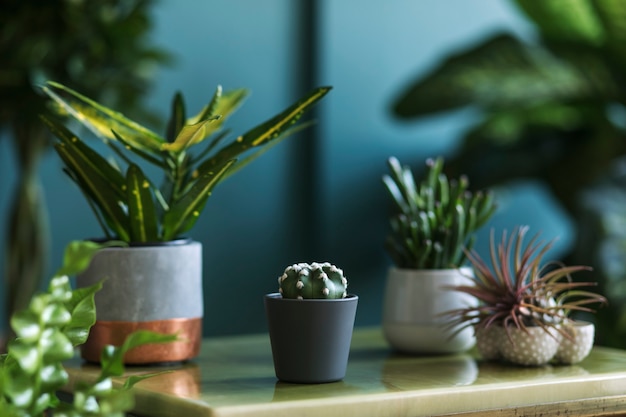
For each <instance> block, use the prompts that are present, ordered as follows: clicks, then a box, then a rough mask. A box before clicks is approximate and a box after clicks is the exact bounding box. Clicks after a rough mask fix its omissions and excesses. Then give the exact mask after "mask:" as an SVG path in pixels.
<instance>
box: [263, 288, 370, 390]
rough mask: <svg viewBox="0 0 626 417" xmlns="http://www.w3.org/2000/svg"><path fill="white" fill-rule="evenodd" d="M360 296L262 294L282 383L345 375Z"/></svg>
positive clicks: (320, 381) (322, 380) (341, 377)
mask: <svg viewBox="0 0 626 417" xmlns="http://www.w3.org/2000/svg"><path fill="white" fill-rule="evenodd" d="M358 300H359V298H358V297H357V296H356V295H348V297H346V298H343V299H336V300H320V299H316V300H309V299H307V300H293V299H283V298H282V297H281V295H280V294H278V293H273V294H267V295H266V296H265V312H266V314H267V321H268V325H269V334H270V341H271V345H272V356H273V359H274V370H275V372H276V377H277V378H278V379H280V380H281V381H284V382H295V383H308V384H312V383H324V382H333V381H339V380H341V379H343V378H344V377H345V375H346V368H347V365H348V356H349V354H350V342H351V341H352V330H353V328H354V319H355V317H356V308H357V303H358Z"/></svg>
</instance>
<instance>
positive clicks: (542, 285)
mask: <svg viewBox="0 0 626 417" xmlns="http://www.w3.org/2000/svg"><path fill="white" fill-rule="evenodd" d="M527 232H528V227H526V226H524V227H518V228H516V229H515V230H514V231H513V233H511V235H510V236H509V237H507V232H506V231H504V232H503V233H502V239H501V241H500V242H499V243H497V244H496V242H495V237H494V233H493V232H492V234H491V245H490V255H491V267H490V266H489V265H487V263H486V262H485V261H484V260H482V259H481V258H480V256H479V255H478V254H477V253H476V252H475V251H472V252H468V254H467V255H468V258H469V260H470V262H471V263H472V266H473V268H474V275H473V276H472V277H470V278H471V279H472V280H473V281H474V285H461V286H456V287H452V289H454V290H456V291H461V292H464V293H467V294H470V295H472V296H474V297H476V298H477V299H478V300H479V301H480V303H479V305H478V306H476V307H467V308H463V309H457V310H453V311H450V312H448V313H447V314H448V315H450V316H451V317H453V318H454V320H453V323H452V325H454V326H460V327H461V328H463V327H467V326H475V327H476V328H477V330H480V329H487V328H490V327H491V326H501V327H502V328H504V329H505V330H506V331H507V334H509V338H510V332H509V330H510V329H511V328H518V329H521V330H528V328H529V327H540V328H542V329H543V330H545V331H546V332H547V333H549V334H554V332H555V331H556V332H559V333H561V334H562V335H563V336H565V337H568V336H567V334H565V333H564V331H563V330H562V326H561V325H562V324H563V323H565V322H567V321H568V320H569V315H570V313H571V312H572V311H585V312H594V310H593V309H591V308H590V307H589V305H590V304H598V303H599V304H603V303H605V302H606V299H605V298H604V297H603V296H601V295H598V294H596V293H593V292H589V291H584V290H580V289H579V288H580V287H589V286H594V285H596V283H594V282H575V281H573V280H572V278H571V274H573V273H574V272H578V271H588V270H591V268H590V267H588V266H582V265H578V266H564V265H562V264H558V263H555V262H550V263H547V264H545V265H542V262H543V256H544V255H545V254H546V252H547V251H548V250H549V249H550V248H551V247H552V244H553V242H554V241H551V242H549V243H547V244H544V243H543V242H541V241H539V240H538V235H535V236H534V237H533V238H532V239H531V240H530V241H529V242H528V243H527V244H524V238H525V236H526V234H527Z"/></svg>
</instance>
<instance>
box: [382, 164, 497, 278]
mask: <svg viewBox="0 0 626 417" xmlns="http://www.w3.org/2000/svg"><path fill="white" fill-rule="evenodd" d="M388 165H389V169H390V171H391V175H384V176H383V182H384V183H385V186H386V188H387V190H388V191H389V194H390V196H391V199H392V200H393V202H394V203H395V211H394V213H393V214H392V215H391V217H390V219H389V221H390V224H391V232H390V234H389V235H388V236H387V240H386V242H385V248H386V250H387V253H388V254H389V255H390V256H391V258H392V260H393V262H394V263H395V264H396V265H397V266H398V267H399V268H407V269H440V268H453V267H459V266H461V265H462V264H463V262H464V261H465V253H464V251H463V249H464V248H471V247H472V246H473V244H474V240H475V236H474V232H475V231H476V230H477V229H479V228H480V227H481V226H483V225H484V224H485V222H487V220H488V219H489V217H491V215H492V214H493V213H494V211H495V208H496V206H495V204H494V198H493V195H492V194H491V193H490V192H482V191H479V192H476V193H472V192H470V191H469V190H468V186H469V181H468V179H467V177H465V176H462V177H460V178H459V179H458V180H456V179H452V180H449V179H448V177H447V176H446V175H445V174H444V173H443V172H442V171H443V165H444V161H443V158H437V159H436V160H433V159H428V160H427V161H426V166H427V168H428V173H427V174H426V177H425V178H424V180H423V181H422V182H421V183H420V184H419V185H417V184H416V182H415V179H414V177H413V173H412V172H411V170H410V168H409V167H407V166H402V165H400V162H399V161H398V160H397V159H396V158H394V157H391V158H389V160H388Z"/></svg>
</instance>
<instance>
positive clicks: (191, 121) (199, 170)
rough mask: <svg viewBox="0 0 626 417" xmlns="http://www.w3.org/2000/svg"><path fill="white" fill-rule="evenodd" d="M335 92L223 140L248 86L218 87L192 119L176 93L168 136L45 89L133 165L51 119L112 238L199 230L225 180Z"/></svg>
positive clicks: (67, 92)
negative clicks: (154, 175) (153, 174)
mask: <svg viewBox="0 0 626 417" xmlns="http://www.w3.org/2000/svg"><path fill="white" fill-rule="evenodd" d="M329 90H330V87H320V88H316V89H314V90H312V91H311V92H309V93H308V94H306V95H305V96H304V97H303V98H302V99H300V100H298V101H297V102H296V103H294V104H292V105H291V106H290V107H288V108H287V109H286V110H284V111H282V112H281V113H280V114H278V115H276V116H274V117H273V118H271V119H269V120H267V121H265V122H264V123H261V124H259V125H258V126H256V127H254V128H252V129H251V130H249V131H248V132H246V133H244V134H242V135H239V136H237V137H236V138H235V139H234V140H232V141H230V142H229V143H227V144H223V143H222V142H223V141H224V140H225V138H226V137H227V136H228V134H229V131H228V130H223V129H222V125H223V123H224V121H225V120H226V119H227V118H228V116H229V115H230V114H231V113H233V112H234V111H235V110H236V109H237V108H238V107H239V105H240V104H241V102H242V101H243V99H244V98H245V97H246V95H247V91H246V90H244V89H237V90H233V91H229V92H224V93H223V92H222V89H221V87H218V88H217V89H216V91H215V93H214V95H213V97H212V99H211V100H210V102H209V103H208V104H207V105H206V106H205V107H204V108H203V109H201V110H200V112H199V113H197V114H196V115H194V116H192V117H190V118H188V117H187V115H186V110H185V104H184V99H183V96H182V94H180V93H178V94H176V95H175V97H174V99H173V102H172V114H171V117H170V120H169V123H168V126H167V132H166V134H165V136H160V135H158V134H157V133H155V132H153V131H151V130H149V129H147V128H145V127H143V126H141V125H139V124H138V123H136V122H134V121H132V120H129V119H127V118H126V117H124V116H123V115H121V114H120V113H116V112H115V111H113V110H111V109H109V108H106V107H104V106H102V105H101V104H98V103H96V102H95V101H93V100H91V99H89V98H87V97H85V96H83V95H81V94H79V93H77V92H76V91H73V90H71V89H69V88H67V87H65V86H63V85H61V84H58V83H54V82H48V83H47V84H46V85H45V86H43V91H44V92H45V93H46V94H47V95H48V96H49V97H51V98H52V99H53V100H55V102H56V103H57V104H58V105H59V106H60V109H61V111H65V112H67V113H68V114H69V115H71V116H73V117H74V118H75V119H76V120H78V121H80V122H81V123H83V124H84V125H85V126H87V127H88V128H89V129H90V130H92V132H93V133H95V134H96V135H97V136H99V137H100V138H101V139H102V140H104V142H105V143H106V144H108V145H109V146H110V148H111V149H112V151H113V152H114V153H115V154H116V155H117V156H118V157H119V159H120V160H121V161H122V162H123V164H125V165H126V166H127V168H126V170H125V171H121V170H120V168H119V164H118V163H117V162H111V161H108V160H107V159H105V158H104V157H103V156H101V155H100V154H99V153H98V152H96V151H95V150H94V149H92V148H90V147H89V146H87V145H86V144H85V143H84V142H83V141H82V140H81V139H79V138H78V137H77V136H76V135H75V134H73V133H72V132H71V131H70V130H68V129H67V128H66V127H65V126H64V125H63V124H61V123H59V122H57V121H55V120H53V119H50V118H44V122H45V123H46V124H47V125H48V126H49V128H50V129H51V130H52V132H53V133H54V134H55V135H56V136H57V137H58V138H59V142H58V143H57V144H56V145H55V149H56V151H57V153H58V154H59V156H60V157H61V159H62V160H63V161H64V163H65V167H66V172H67V174H68V175H69V176H70V178H72V180H74V182H75V183H76V184H77V185H78V186H79V188H80V189H81V191H82V192H83V194H84V195H85V197H86V198H87V200H88V202H89V203H90V205H91V207H92V209H93V211H94V212H95V214H96V217H97V218H98V220H99V222H100V225H101V226H102V229H103V230H104V233H105V235H106V237H107V238H109V239H111V238H117V239H121V240H123V241H126V242H152V241H168V240H172V239H175V238H178V237H180V236H181V235H182V234H184V233H185V232H187V231H189V230H190V229H191V228H192V226H193V225H194V224H195V222H196V220H197V219H198V217H199V216H200V212H201V211H202V210H203V208H204V206H205V204H206V202H207V199H208V198H209V196H210V195H211V192H212V190H213V188H214V187H215V186H216V185H217V184H218V183H219V182H221V181H222V180H223V179H225V178H226V177H228V176H229V175H230V174H232V173H234V172H235V171H237V170H238V169H241V168H242V167H243V166H245V165H246V164H247V163H249V162H251V161H252V160H253V159H255V158H256V157H258V156H260V155H261V154H262V153H263V152H264V151H266V150H267V149H268V148H269V147H270V146H272V145H274V144H276V143H278V142H279V141H280V140H281V139H283V138H285V137H286V136H288V135H289V134H290V133H293V132H294V131H295V130H297V129H298V128H299V127H301V126H296V127H294V124H295V123H296V122H297V121H298V120H299V119H300V117H301V116H302V115H303V114H304V112H305V111H306V110H308V109H309V108H310V107H311V106H312V105H313V104H315V103H316V102H317V101H319V100H320V99H321V98H322V97H324V96H325V95H326V93H328V91H329ZM192 150H193V151H192ZM128 151H130V152H128ZM242 156H245V158H243V159H241V160H239V161H238V160H237V158H239V157H242ZM133 157H134V158H133ZM135 158H138V161H142V162H146V163H149V164H150V165H153V166H154V167H156V168H157V169H158V170H159V171H160V172H162V173H163V178H162V179H161V183H160V184H159V183H157V182H156V181H155V180H153V179H150V178H148V176H146V174H145V173H144V170H143V169H142V168H141V167H140V165H139V163H138V162H135Z"/></svg>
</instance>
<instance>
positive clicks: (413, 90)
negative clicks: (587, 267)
mask: <svg viewBox="0 0 626 417" xmlns="http://www.w3.org/2000/svg"><path fill="white" fill-rule="evenodd" d="M512 1H513V3H514V4H515V5H517V6H518V8H519V10H520V11H521V12H522V13H524V15H525V16H526V17H527V18H528V20H529V21H530V22H531V23H532V24H533V25H534V26H535V28H536V30H537V32H536V34H537V36H536V37H535V39H532V40H530V41H528V40H526V39H524V40H522V39H519V38H517V37H515V36H513V35H511V34H507V33H500V34H496V35H495V36H493V37H491V38H490V39H487V40H485V41H483V42H482V43H480V44H479V45H476V46H473V47H472V48H470V49H468V50H464V51H458V52H457V53H455V54H454V55H452V56H450V57H448V58H447V59H445V60H444V61H443V62H442V63H441V64H440V65H439V66H438V67H437V68H435V69H434V70H433V71H431V72H430V73H428V74H426V75H425V76H422V77H419V79H418V80H417V81H415V82H414V83H412V84H411V85H410V86H409V87H408V89H407V90H406V91H405V92H403V93H402V94H401V95H400V96H399V97H398V98H397V100H396V102H395V103H394V108H393V111H394V113H395V114H396V115H397V116H398V117H401V118H416V117H423V116H426V115H431V114H435V113H439V112H443V111H449V110H453V109H457V108H461V107H466V106H474V107H475V108H478V109H479V110H480V111H481V113H482V118H481V120H479V122H478V123H477V124H476V125H475V126H473V127H472V128H471V129H470V130H469V131H468V132H467V133H466V134H465V136H464V138H463V140H462V142H461V145H460V147H459V149H458V150H457V153H456V154H455V155H454V156H453V157H448V158H447V159H448V168H449V170H450V172H451V175H458V173H460V172H462V173H464V174H467V175H468V176H469V177H471V178H472V181H473V183H474V185H475V186H477V187H479V188H486V187H491V186H494V185H496V184H502V183H504V182H506V181H509V180H513V179H519V178H527V179H539V180H542V181H544V182H545V183H546V184H547V185H548V186H549V187H550V189H551V191H552V192H553V194H554V196H555V197H556V198H557V199H558V200H559V201H560V203H561V204H562V206H563V207H564V208H565V209H566V210H567V211H568V212H569V214H570V215H571V216H572V218H574V220H575V221H576V223H577V226H578V241H577V245H578V247H576V248H575V249H574V250H573V251H572V253H571V254H570V258H572V259H570V260H568V263H576V264H591V265H593V266H594V269H595V271H596V273H597V274H598V275H599V276H598V280H599V281H601V284H602V288H600V291H601V292H602V293H604V294H606V295H607V296H608V298H609V300H610V303H609V308H607V309H604V310H603V311H601V312H600V314H598V315H597V327H598V336H599V342H600V343H603V344H609V345H614V346H621V347H626V284H625V283H626V256H624V255H626V235H625V234H624V233H623V232H619V231H618V230H617V229H616V227H617V226H616V225H624V224H625V223H626V205H624V204H622V203H623V202H626V200H625V199H626V188H624V187H623V186H622V185H618V183H619V182H622V183H623V182H624V180H623V175H622V178H621V180H619V179H616V177H615V175H614V171H611V170H610V169H609V168H610V167H611V166H612V165H613V164H614V163H615V162H616V161H617V160H619V159H620V158H623V157H624V155H625V154H626V108H625V107H624V106H625V105H626V83H625V82H624V81H625V79H624V76H625V75H626V48H625V47H624V45H626V43H625V42H626V2H624V1H621V0H541V1H536V0H512ZM588 236H592V237H594V238H593V239H588Z"/></svg>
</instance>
